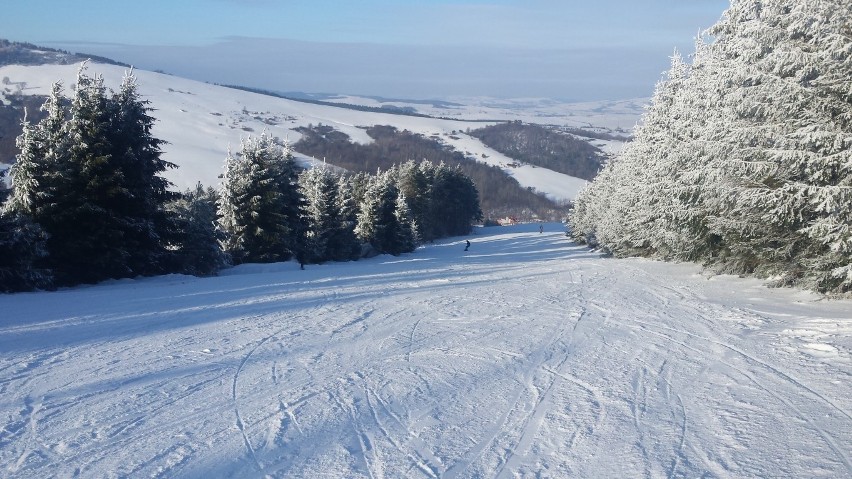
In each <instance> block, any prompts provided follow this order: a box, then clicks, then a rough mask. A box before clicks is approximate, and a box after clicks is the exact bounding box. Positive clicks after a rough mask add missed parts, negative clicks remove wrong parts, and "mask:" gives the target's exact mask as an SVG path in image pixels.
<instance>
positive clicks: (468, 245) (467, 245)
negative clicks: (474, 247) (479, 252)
mask: <svg viewBox="0 0 852 479" xmlns="http://www.w3.org/2000/svg"><path fill="white" fill-rule="evenodd" d="M464 242H465V243H467V244H466V245H465V247H464V250H465V251H467V249H468V248H470V241H469V240H464Z"/></svg>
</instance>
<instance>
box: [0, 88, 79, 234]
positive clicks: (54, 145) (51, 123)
mask: <svg viewBox="0 0 852 479" xmlns="http://www.w3.org/2000/svg"><path fill="white" fill-rule="evenodd" d="M41 109H42V110H43V111H45V112H46V113H47V117H46V118H44V119H43V120H42V121H40V122H39V123H38V124H35V125H33V124H31V123H29V122H28V121H26V119H25V120H24V123H23V132H22V133H21V135H20V136H19V137H18V138H17V141H16V144H17V147H18V150H19V153H18V155H17V156H16V160H15V164H14V165H12V168H11V169H10V171H9V174H10V177H11V180H12V192H11V194H10V195H9V198H8V200H7V202H6V205H5V208H6V209H7V210H8V211H9V212H11V213H13V214H16V215H27V216H30V217H31V218H32V219H33V220H34V221H39V220H40V219H45V218H48V217H49V215H50V214H51V211H50V208H51V207H52V205H54V204H55V202H56V201H57V200H58V199H61V198H57V196H58V193H59V192H58V190H57V188H58V180H59V179H60V178H61V177H62V169H63V168H66V167H67V166H68V165H67V163H68V158H67V154H68V137H67V135H66V134H65V132H64V126H65V122H66V120H67V118H66V116H67V115H68V111H67V108H65V107H64V106H63V97H62V84H61V83H59V82H57V83H54V84H53V87H52V88H51V92H50V95H48V97H47V99H46V100H45V103H44V105H42V107H41Z"/></svg>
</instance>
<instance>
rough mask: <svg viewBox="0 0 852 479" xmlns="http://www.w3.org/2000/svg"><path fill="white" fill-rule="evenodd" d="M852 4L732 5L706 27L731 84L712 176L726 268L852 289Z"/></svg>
mask: <svg viewBox="0 0 852 479" xmlns="http://www.w3.org/2000/svg"><path fill="white" fill-rule="evenodd" d="M850 29H852V5H850V4H849V3H848V2H840V1H836V0H819V1H813V2H804V3H801V4H796V5H791V4H790V3H789V2H782V1H761V2H758V1H756V0H742V1H737V2H733V3H732V5H731V8H730V9H729V10H728V11H727V12H726V13H725V15H724V16H723V18H722V20H721V21H720V22H719V23H718V24H717V25H715V26H714V27H713V28H711V29H710V31H709V32H710V34H712V35H714V37H715V38H716V41H715V42H714V43H713V44H712V45H710V48H709V50H710V53H711V54H712V55H714V56H715V57H716V58H717V61H716V64H719V65H724V68H719V69H717V71H716V72H715V73H716V76H715V78H714V79H713V80H715V82H713V83H711V84H715V85H717V86H718V85H724V86H726V87H727V88H726V89H725V90H724V95H723V96H722V97H721V98H720V99H719V101H718V102H717V103H716V104H715V109H714V115H711V116H710V118H711V121H712V120H715V121H714V123H715V125H717V127H718V130H719V131H720V132H721V133H722V135H723V137H722V141H720V142H719V143H721V144H722V145H723V147H722V148H719V150H718V151H717V152H715V159H716V161H715V162H714V163H713V164H712V166H713V169H711V170H710V174H708V175H707V177H708V179H709V180H710V183H711V184H710V187H709V188H707V189H706V191H707V197H706V201H705V203H706V204H707V205H708V210H709V212H710V214H709V221H708V223H709V225H710V227H711V230H712V232H713V233H715V234H716V235H718V236H719V237H720V239H721V241H722V244H723V249H722V251H721V253H722V254H720V255H719V257H718V258H713V260H714V263H716V264H718V267H719V269H721V270H723V271H732V272H737V273H755V274H758V275H760V276H764V277H765V276H773V277H776V278H778V279H776V282H777V283H778V284H800V285H803V286H805V287H809V288H815V289H818V290H822V291H831V292H849V291H852V277H850V276H849V265H850V264H852V248H850V246H852V236H850V232H849V225H850V219H852V215H850V204H852V201H850V200H852V194H850V187H852V176H850V168H852V166H851V165H850V159H852V155H850V145H852V121H850V118H852V102H850V97H852V94H850V92H852V37H850V35H849V32H850Z"/></svg>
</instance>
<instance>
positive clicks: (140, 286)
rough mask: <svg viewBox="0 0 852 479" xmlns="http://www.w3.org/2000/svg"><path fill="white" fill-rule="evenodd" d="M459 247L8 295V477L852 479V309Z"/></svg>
mask: <svg viewBox="0 0 852 479" xmlns="http://www.w3.org/2000/svg"><path fill="white" fill-rule="evenodd" d="M463 239H464V238H456V239H454V240H450V241H445V242H441V243H436V244H433V245H429V246H426V247H423V248H420V249H418V250H417V251H416V252H415V253H413V254H409V255H404V256H401V257H387V256H386V257H377V258H373V259H370V260H364V261H359V262H357V263H345V264H329V265H324V266H312V267H308V269H307V270H305V271H300V270H299V269H298V265H296V264H294V263H283V264H272V265H243V266H241V267H238V268H234V269H231V270H227V271H225V272H224V273H223V274H222V275H221V276H220V277H215V278H204V279H200V278H193V277H184V276H167V277H161V278H147V279H139V280H123V281H117V282H112V283H107V284H101V285H97V286H91V287H80V288H75V289H69V290H62V291H58V292H53V293H26V294H17V295H4V296H0V311H2V319H0V378H2V379H0V424H2V428H0V476H4V477H14V478H30V477H32V478H41V477H169V478H180V477H241V478H243V477H249V478H251V477H257V478H285V477H347V478H359V477H363V478H373V479H377V478H403V477H411V478H417V477H424V478H437V477H441V478H467V477H494V478H510V477H583V478H594V477H602V478H603V477H605V478H611V477H646V478H672V477H722V478H725V477H729V478H741V477H826V478H827V477H831V478H841V477H852V451H850V444H852V395H850V392H852V391H850V388H849V379H850V377H852V302H850V301H825V300H821V299H820V298H819V297H817V296H814V295H811V294H808V293H804V292H796V291H790V290H768V289H765V288H764V287H762V286H761V285H760V283H759V282H758V281H755V280H743V279H738V278H733V277H714V278H710V279H708V278H706V277H703V276H701V275H699V274H698V269H697V267H695V266H692V265H671V264H663V263H656V262H651V261H646V260H615V259H603V258H601V257H599V256H598V255H596V254H593V253H590V252H589V251H588V250H587V249H585V248H581V247H578V246H576V245H573V244H571V243H570V242H569V241H568V240H567V238H566V237H565V236H564V234H563V231H562V230H561V226H560V225H552V224H549V225H545V231H544V233H539V230H538V225H528V226H518V227H512V228H486V229H480V230H479V231H478V232H477V233H476V234H475V235H473V236H471V237H470V238H469V239H470V240H471V242H472V246H471V248H470V251H468V252H466V253H465V252H463V251H462V250H463V244H462V243H463Z"/></svg>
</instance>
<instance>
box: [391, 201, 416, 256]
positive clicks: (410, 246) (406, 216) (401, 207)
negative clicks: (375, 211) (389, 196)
mask: <svg viewBox="0 0 852 479" xmlns="http://www.w3.org/2000/svg"><path fill="white" fill-rule="evenodd" d="M393 216H394V219H395V224H396V241H395V242H394V244H395V249H394V250H393V251H389V253H391V254H393V255H399V254H401V253H410V252H412V251H414V250H415V249H417V245H418V244H419V243H420V238H419V236H418V228H417V222H416V221H415V220H414V217H413V215H412V214H411V209H410V208H409V206H408V201H407V200H406V198H405V194H404V193H403V192H402V191H399V193H398V194H397V197H396V205H394V211H393Z"/></svg>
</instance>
